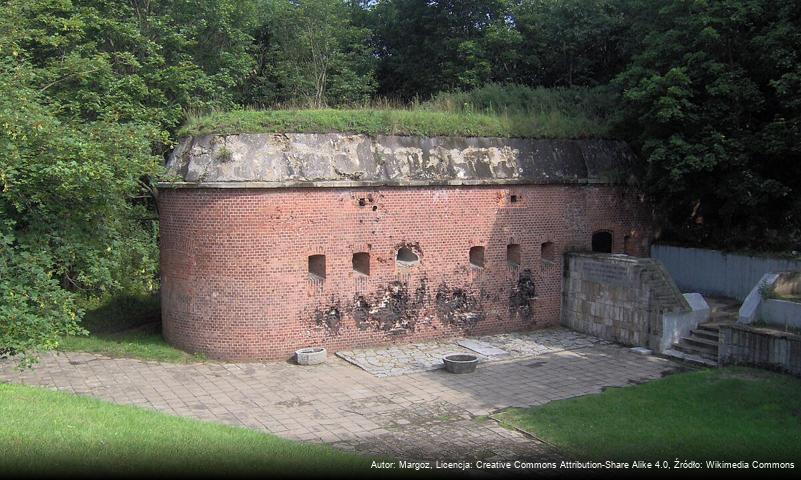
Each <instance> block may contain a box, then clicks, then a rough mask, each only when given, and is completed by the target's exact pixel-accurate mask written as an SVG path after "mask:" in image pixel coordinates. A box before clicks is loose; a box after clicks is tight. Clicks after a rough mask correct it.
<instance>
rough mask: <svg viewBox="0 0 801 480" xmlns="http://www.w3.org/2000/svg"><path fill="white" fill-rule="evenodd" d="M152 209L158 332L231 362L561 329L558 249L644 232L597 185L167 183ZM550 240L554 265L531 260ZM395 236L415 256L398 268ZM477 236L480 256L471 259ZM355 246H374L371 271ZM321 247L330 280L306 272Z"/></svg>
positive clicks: (626, 208) (633, 245)
mask: <svg viewBox="0 0 801 480" xmlns="http://www.w3.org/2000/svg"><path fill="white" fill-rule="evenodd" d="M512 195H516V197H517V202H514V203H512V202H511V196H512ZM362 198H363V199H364V201H363V203H364V206H361V205H360V204H359V199H362ZM159 211H160V213H161V276H162V278H161V280H162V287H161V288H162V321H163V326H164V335H165V337H166V339H167V340H168V341H169V342H170V343H172V344H174V345H176V346H178V347H179V348H182V349H185V350H189V351H193V352H202V353H204V354H206V355H208V356H209V357H212V358H219V359H227V360H249V359H284V358H289V357H290V356H291V355H292V354H293V352H294V351H295V350H297V349H298V348H302V347H307V346H317V345H322V346H325V347H327V348H328V349H329V351H336V350H338V349H346V348H354V347H356V348H358V347H364V346H369V345H376V344H386V343H391V342H410V341H420V340H424V339H433V338H441V337H449V336H457V335H464V334H473V335H476V334H488V333H497V332H507V331H515V330H524V329H528V328H534V327H540V326H544V325H555V324H558V322H559V308H560V295H561V282H562V276H561V272H562V256H561V253H563V252H564V251H566V250H568V249H573V250H575V249H579V250H588V249H589V248H590V245H591V236H592V232H594V231H597V230H608V231H611V232H612V233H613V238H614V244H613V250H614V251H615V252H622V251H623V248H624V243H625V244H626V245H628V248H629V250H632V251H630V252H628V253H631V254H637V255H643V254H647V250H648V241H649V239H650V229H649V227H648V224H647V221H646V216H645V215H644V208H643V205H642V204H641V203H640V202H639V201H638V200H637V199H636V197H635V196H633V195H631V194H629V195H628V196H624V195H623V194H621V193H620V192H619V191H617V190H615V189H613V188H611V187H605V186H604V187H588V186H514V187H501V186H470V187H464V186H461V187H384V188H353V189H344V188H336V189H335V188H317V189H312V188H302V189H175V190H172V189H164V190H162V191H161V192H160V200H159ZM625 236H629V237H630V238H629V239H628V240H626V241H625V242H624V237H625ZM548 241H550V242H553V243H554V246H555V251H556V260H555V262H553V263H549V262H544V261H542V260H541V258H540V246H541V244H542V243H544V242H548ZM510 243H516V244H520V246H521V253H522V255H521V256H522V262H521V263H522V264H521V265H520V266H519V267H513V266H510V265H509V264H508V262H507V258H506V249H507V245H508V244H510ZM402 245H411V246H412V247H413V248H417V249H418V250H419V253H420V263H419V265H417V266H412V267H402V266H398V265H396V261H395V257H396V252H397V249H398V248H399V247H400V246H402ZM472 246H483V247H484V248H485V250H484V262H485V263H484V268H476V267H473V266H471V265H470V263H469V250H470V247H472ZM356 252H369V254H370V275H369V276H367V277H365V276H362V275H360V274H358V273H356V272H354V271H353V268H352V257H353V254H354V253H356ZM318 254H322V255H325V257H326V277H325V279H324V280H319V279H314V278H312V277H310V275H309V273H308V257H309V256H310V255H318ZM525 270H530V272H531V278H532V281H533V284H534V290H535V291H534V293H535V295H536V298H533V299H531V300H529V299H528V298H527V295H526V293H527V292H529V293H530V290H528V289H527V288H526V284H525V281H523V282H519V279H520V277H521V272H524V271H525ZM522 275H523V277H525V273H522ZM337 320H338V321H337Z"/></svg>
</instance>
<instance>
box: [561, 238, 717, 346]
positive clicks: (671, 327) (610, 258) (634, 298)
mask: <svg viewBox="0 0 801 480" xmlns="http://www.w3.org/2000/svg"><path fill="white" fill-rule="evenodd" d="M566 262H567V268H566V269H565V278H564V291H563V297H562V324H563V325H565V326H567V327H569V328H572V329H574V330H578V331H580V332H585V333H589V334H592V335H596V336H598V337H600V338H603V339H605V340H610V341H614V342H618V343H621V344H624V345H630V346H641V347H648V348H650V349H653V350H655V351H658V352H662V351H664V350H665V349H666V348H667V347H669V345H670V344H672V343H673V342H672V339H673V338H674V337H675V336H676V335H677V332H678V334H680V333H681V332H683V331H684V330H687V329H688V328H689V325H691V324H692V323H693V322H695V321H697V320H701V316H702V315H703V308H702V306H701V305H698V308H697V309H696V308H693V307H692V306H691V305H690V303H689V302H688V298H687V297H685V296H684V295H682V294H681V292H680V291H679V289H678V288H677V287H676V284H675V283H673V280H672V279H671V278H670V276H669V275H668V274H667V272H666V271H665V269H664V267H663V266H662V265H661V263H659V262H658V261H657V260H654V259H651V258H637V257H630V256H627V255H610V254H589V253H568V254H566ZM689 300H692V301H695V300H696V299H695V298H694V297H692V296H691V297H690V298H689ZM695 310H698V315H694V314H693V312H694V311H695ZM707 312H708V307H707Z"/></svg>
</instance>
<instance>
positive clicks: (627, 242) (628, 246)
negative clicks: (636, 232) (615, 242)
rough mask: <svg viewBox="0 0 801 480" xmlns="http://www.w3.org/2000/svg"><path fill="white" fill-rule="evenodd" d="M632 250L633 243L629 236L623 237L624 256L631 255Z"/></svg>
mask: <svg viewBox="0 0 801 480" xmlns="http://www.w3.org/2000/svg"><path fill="white" fill-rule="evenodd" d="M633 249H634V242H633V241H632V239H631V235H626V236H625V237H623V253H625V254H626V255H631V252H632V250H633Z"/></svg>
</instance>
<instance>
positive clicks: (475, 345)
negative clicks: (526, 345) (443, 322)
mask: <svg viewBox="0 0 801 480" xmlns="http://www.w3.org/2000/svg"><path fill="white" fill-rule="evenodd" d="M456 343H458V344H459V345H460V346H462V347H464V348H468V349H470V350H472V351H474V352H476V353H478V354H481V355H484V356H486V357H494V356H499V355H509V352H507V351H506V350H501V349H500V348H498V347H493V346H492V345H491V344H489V343H487V342H482V341H480V340H474V339H472V338H465V339H464V340H459V341H458V342H456Z"/></svg>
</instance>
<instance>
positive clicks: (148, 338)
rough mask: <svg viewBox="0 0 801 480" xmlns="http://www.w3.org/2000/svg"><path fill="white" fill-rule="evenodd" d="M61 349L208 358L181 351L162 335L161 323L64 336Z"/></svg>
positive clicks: (195, 359) (174, 358)
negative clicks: (109, 331)
mask: <svg viewBox="0 0 801 480" xmlns="http://www.w3.org/2000/svg"><path fill="white" fill-rule="evenodd" d="M58 349H59V350H60V351H63V352H89V353H99V354H102V355H107V356H109V357H128V358H138V359H141V360H155V361H158V362H172V363H191V362H200V361H203V360H205V359H206V358H205V357H204V356H203V355H199V354H195V355H193V354H191V353H187V352H184V351H183V350H178V349H177V348H175V347H173V346H171V345H170V344H168V343H167V342H166V341H165V340H164V337H162V336H161V328H160V325H159V324H157V323H156V324H148V325H143V326H140V327H136V328H132V329H129V330H124V331H121V332H114V333H90V334H89V335H88V336H86V337H64V338H62V339H61V342H60V343H59V346H58Z"/></svg>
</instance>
